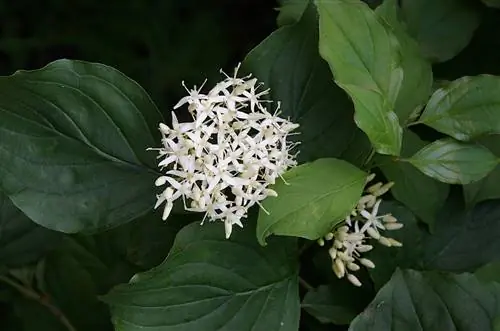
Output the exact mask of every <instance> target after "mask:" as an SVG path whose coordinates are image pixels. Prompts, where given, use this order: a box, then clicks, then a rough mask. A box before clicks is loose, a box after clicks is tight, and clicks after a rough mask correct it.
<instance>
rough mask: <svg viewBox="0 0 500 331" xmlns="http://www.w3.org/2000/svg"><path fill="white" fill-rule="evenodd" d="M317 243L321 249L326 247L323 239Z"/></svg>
mask: <svg viewBox="0 0 500 331" xmlns="http://www.w3.org/2000/svg"><path fill="white" fill-rule="evenodd" d="M317 242H318V245H320V246H321V247H323V246H325V241H324V240H323V238H319V239H318V241H317Z"/></svg>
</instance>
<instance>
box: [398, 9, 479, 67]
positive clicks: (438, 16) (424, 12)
mask: <svg viewBox="0 0 500 331" xmlns="http://www.w3.org/2000/svg"><path fill="white" fill-rule="evenodd" d="M400 6H401V16H402V18H403V20H404V21H405V23H406V27H407V29H408V32H409V33H410V34H411V35H412V36H413V37H414V38H415V39H416V40H417V42H418V43H419V45H420V48H421V49H422V52H423V54H424V55H425V56H426V57H427V58H428V59H430V60H432V61H434V62H444V61H447V60H449V59H451V58H453V57H454V56H455V55H457V54H458V53H460V52H461V51H462V49H464V48H465V46H467V44H468V43H469V41H470V40H471V39H472V36H473V34H474V31H475V30H476V28H477V27H478V26H479V23H480V19H481V15H480V12H479V8H477V6H474V5H473V4H469V3H468V2H467V1H462V0H441V1H435V0H401V1H400Z"/></svg>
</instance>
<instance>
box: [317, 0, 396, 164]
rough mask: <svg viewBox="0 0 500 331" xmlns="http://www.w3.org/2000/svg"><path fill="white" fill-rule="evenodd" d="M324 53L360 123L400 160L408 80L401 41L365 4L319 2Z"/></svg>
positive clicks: (384, 150)
mask: <svg viewBox="0 0 500 331" xmlns="http://www.w3.org/2000/svg"><path fill="white" fill-rule="evenodd" d="M316 6H317V8H318V13H319V33H320V37H319V50H320V54H321V56H322V57H323V58H324V59H325V60H326V61H327V62H328V64H329V65H330V69H331V71H332V72H333V75H334V78H335V82H336V83H337V84H338V85H339V86H340V87H342V88H343V89H344V90H345V91H346V92H347V93H348V94H349V96H350V97H351V98H352V100H353V102H354V107H355V110H356V113H355V122H356V124H357V125H358V127H359V128H360V129H361V130H363V131H364V132H365V133H366V134H367V136H368V138H369V139H370V141H371V142H372V144H373V146H374V147H375V149H376V150H377V152H379V153H381V154H391V155H399V152H400V149H401V139H402V129H401V127H400V125H399V120H398V116H397V115H396V113H395V112H394V105H395V102H396V98H397V96H398V92H399V90H400V86H401V83H402V80H403V71H402V69H401V67H400V47H399V44H398V41H397V39H396V37H395V36H394V35H393V34H392V32H390V30H389V29H388V28H386V27H385V26H384V25H383V24H382V23H381V22H380V21H379V20H378V18H377V16H376V15H375V13H374V12H373V11H372V10H371V9H370V8H369V7H368V6H367V5H366V4H365V3H363V2H361V1H353V0H338V1H316Z"/></svg>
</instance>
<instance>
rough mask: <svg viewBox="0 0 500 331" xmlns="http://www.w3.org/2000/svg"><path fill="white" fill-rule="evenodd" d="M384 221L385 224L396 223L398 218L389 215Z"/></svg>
mask: <svg viewBox="0 0 500 331" xmlns="http://www.w3.org/2000/svg"><path fill="white" fill-rule="evenodd" d="M382 221H383V222H384V223H396V222H397V221H398V220H397V218H396V217H394V216H392V215H391V214H387V215H384V217H382Z"/></svg>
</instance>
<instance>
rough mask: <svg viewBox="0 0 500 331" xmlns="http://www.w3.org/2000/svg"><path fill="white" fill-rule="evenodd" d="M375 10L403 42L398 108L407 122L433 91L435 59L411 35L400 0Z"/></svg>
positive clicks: (402, 121)
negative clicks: (433, 63)
mask: <svg viewBox="0 0 500 331" xmlns="http://www.w3.org/2000/svg"><path fill="white" fill-rule="evenodd" d="M375 13H376V14H377V15H378V16H379V18H380V19H381V20H382V21H383V22H384V23H386V24H388V25H389V27H390V29H391V31H392V33H394V35H395V36H396V37H397V38H398V41H399V44H400V51H401V67H402V68H403V71H404V77H403V82H402V85H401V89H400V91H399V94H398V97H397V99H396V104H395V107H394V112H395V113H396V114H397V115H398V117H399V121H400V122H401V124H402V125H404V124H406V123H407V122H408V120H409V119H410V115H412V114H413V113H414V112H415V110H418V109H420V107H421V106H422V105H424V104H425V103H426V102H427V99H428V98H429V95H430V94H431V88H432V82H433V79H432V68H431V63H430V62H429V61H428V60H427V59H425V58H424V57H423V55H422V53H421V51H420V48H419V46H418V44H417V42H416V41H415V40H414V39H413V38H412V37H410V36H409V35H408V33H407V32H406V29H405V27H404V26H403V24H402V22H400V18H399V14H400V13H399V6H398V1H397V0H385V1H384V2H382V4H381V5H380V6H378V7H377V9H376V10H375ZM403 148H404V147H403Z"/></svg>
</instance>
